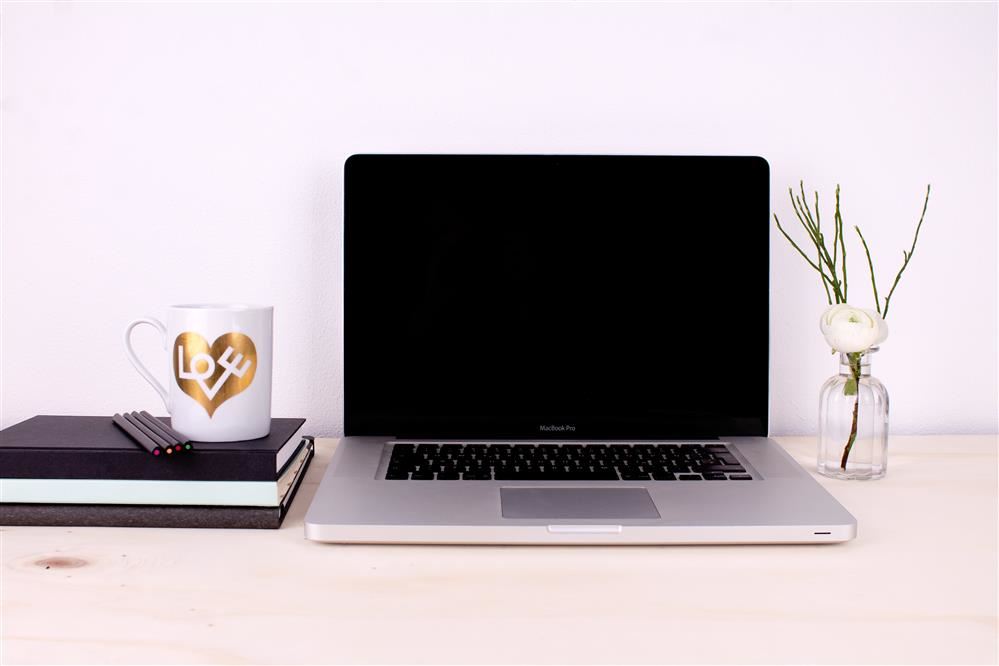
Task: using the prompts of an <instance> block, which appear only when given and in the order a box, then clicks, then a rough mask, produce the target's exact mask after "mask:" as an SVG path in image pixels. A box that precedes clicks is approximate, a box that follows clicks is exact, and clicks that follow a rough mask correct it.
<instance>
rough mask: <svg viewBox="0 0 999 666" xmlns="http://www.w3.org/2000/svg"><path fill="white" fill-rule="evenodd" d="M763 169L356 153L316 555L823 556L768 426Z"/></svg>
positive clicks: (666, 159) (809, 506)
mask: <svg viewBox="0 0 999 666" xmlns="http://www.w3.org/2000/svg"><path fill="white" fill-rule="evenodd" d="M769 201H770V192H769V167H768V165H767V162H766V161H765V160H764V159H762V158H760V157H673V156H557V155H524V156H519V155H354V156H352V157H350V158H349V159H348V160H347V162H346V165H345V172H344V276H343V287H344V320H343V322H344V349H343V363H344V430H345V437H344V439H343V440H342V441H341V443H340V444H339V446H338V447H337V449H336V453H335V455H334V457H333V460H332V462H331V464H330V465H329V467H328V469H327V471H326V474H325V477H324V478H323V480H322V483H321V485H320V487H319V489H318V490H317V492H316V495H315V498H314V499H313V502H312V505H311V507H310V508H309V511H308V514H307V515H306V519H305V522H306V527H305V531H306V536H307V537H308V538H309V539H313V540H317V541H332V542H387V543H505V544H570V543H578V544H660V543H662V544H665V543H821V542H838V541H846V540H849V539H851V538H853V537H854V536H855V533H856V521H855V520H854V518H853V516H851V515H850V513H848V512H847V511H846V510H845V509H844V508H843V507H842V506H841V505H840V504H839V503H837V502H836V500H835V499H833V497H832V496H831V495H829V493H827V492H826V491H825V490H824V489H823V488H822V487H821V486H820V485H819V484H818V483H816V482H815V480H814V479H813V478H812V477H811V476H810V475H809V474H808V473H807V472H806V471H805V470H804V469H802V468H801V467H800V466H798V465H797V464H796V463H795V462H794V461H793V460H792V459H791V458H790V457H789V456H788V455H787V453H785V452H784V450H783V449H782V448H781V447H780V446H779V445H777V444H776V443H775V442H773V441H772V440H770V439H767V433H768V423H769V410H770V404H769V396H768V388H769V372H770V363H769V358H770V354H769V346H770V341H769V322H770V277H769V276H770V265H769V245H770V241H769V239H770V220H769Z"/></svg>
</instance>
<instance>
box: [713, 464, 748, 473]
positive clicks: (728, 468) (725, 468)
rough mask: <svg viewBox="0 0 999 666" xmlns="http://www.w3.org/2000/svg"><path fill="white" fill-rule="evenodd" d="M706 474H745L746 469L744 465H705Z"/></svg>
mask: <svg viewBox="0 0 999 666" xmlns="http://www.w3.org/2000/svg"><path fill="white" fill-rule="evenodd" d="M703 471H705V472H739V473H742V472H745V471H746V468H745V467H743V466H742V465H705V466H704V470H703Z"/></svg>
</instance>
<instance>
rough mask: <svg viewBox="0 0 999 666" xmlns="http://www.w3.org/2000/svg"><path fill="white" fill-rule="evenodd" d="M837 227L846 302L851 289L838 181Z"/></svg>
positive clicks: (844, 299)
mask: <svg viewBox="0 0 999 666" xmlns="http://www.w3.org/2000/svg"><path fill="white" fill-rule="evenodd" d="M836 227H837V229H838V230H839V232H838V234H837V235H838V236H839V246H840V249H841V250H842V252H843V256H842V257H841V261H842V262H843V264H842V265H843V303H846V298H847V294H848V291H849V287H848V286H847V281H846V241H845V239H844V238H843V237H844V236H845V234H844V233H843V216H842V215H841V214H840V212H839V184H838V183H837V185H836Z"/></svg>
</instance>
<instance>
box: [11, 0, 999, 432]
mask: <svg viewBox="0 0 999 666" xmlns="http://www.w3.org/2000/svg"><path fill="white" fill-rule="evenodd" d="M996 11H997V7H996V5H995V4H994V3H986V4H964V5H962V4H958V3H941V4H899V3H885V4H844V5H841V4H836V3H828V4H792V3H775V4H762V5H760V4H706V3H704V4H627V5H625V4H606V5H604V4H571V3H560V4H507V5H503V4H476V3H467V4H461V3H458V4H451V3H442V4H432V5H416V4H403V5H391V4H376V5H375V4H369V5H364V4H308V3H302V4H285V5H281V4H241V3H232V4H229V3H214V4H191V3H175V4H169V3H168V4H153V3H148V4H147V3H93V4H88V3H77V2H58V3H55V2H53V3H26V4H5V5H3V8H2V34H0V42H2V57H3V62H2V75H3V79H2V91H0V92H2V120H3V127H2V140H3V144H2V204H0V205H2V208H0V213H2V238H0V240H2V261H3V266H2V280H3V284H2V299H3V300H2V359H0V360H2V414H0V416H2V425H3V426H7V425H11V424H13V423H15V422H17V421H19V420H21V419H24V418H26V417H28V416H31V415H33V414H36V413H91V414H101V413H111V412H113V411H118V410H126V409H139V408H146V409H150V410H152V411H154V412H156V413H162V411H163V409H162V406H161V405H159V404H158V398H157V397H156V396H155V394H154V393H153V391H152V389H150V388H149V387H148V386H146V385H145V384H144V383H143V381H142V380H141V379H140V378H139V376H138V375H137V374H136V373H135V372H134V371H133V370H132V368H131V367H130V366H129V364H128V363H127V361H126V360H125V356H124V354H123V352H122V348H121V340H120V338H121V331H122V328H123V327H124V325H125V323H126V322H127V321H128V320H129V319H130V318H132V317H134V316H139V315H142V314H144V313H154V314H155V313H158V314H162V312H163V309H164V307H165V306H166V305H168V304H170V303H177V302H190V301H202V302H207V301H219V300H241V301H250V302H261V303H272V304H274V305H275V306H276V324H275V335H276V347H275V357H276V363H277V365H276V368H275V372H274V377H275V395H274V410H275V414H277V415H305V416H307V417H308V418H309V419H310V420H311V422H312V425H311V429H312V430H313V431H315V432H316V433H321V434H332V433H337V432H340V430H341V427H342V415H341V410H340V407H339V405H340V402H341V397H342V381H341V374H342V373H341V368H342V366H341V359H340V349H341V340H342V336H341V333H342V327H341V323H340V316H339V315H340V311H341V299H340V275H341V266H340V261H339V257H340V254H341V250H342V242H341V234H340V225H341V195H340V187H341V167H342V163H343V160H344V158H345V157H346V156H347V155H350V154H351V153H354V152H360V151H371V152H416V151H427V152H566V153H574V152H585V153H604V152H606V153H662V154H684V153H706V154H718V153H726V154H760V155H764V156H765V157H767V159H768V160H769V161H770V164H771V167H772V176H773V208H774V210H775V211H776V212H777V213H778V214H781V215H783V216H784V217H785V218H788V220H789V221H790V218H791V213H790V206H789V204H788V202H787V199H786V196H785V194H784V193H783V191H784V190H785V188H786V187H787V186H788V185H789V184H792V183H797V181H798V179H799V178H804V179H806V181H807V185H808V186H809V187H816V188H819V189H820V190H821V192H822V193H823V194H824V195H825V197H826V201H830V200H831V194H832V190H833V187H834V186H835V184H836V183H837V182H839V183H841V184H842V186H843V214H844V217H845V220H846V223H847V225H852V224H860V225H862V227H863V229H864V231H865V233H866V235H867V236H868V240H869V241H870V242H871V244H872V246H873V250H874V253H875V259H876V261H877V265H878V266H879V268H880V271H881V279H882V282H883V284H884V283H886V282H887V281H888V280H889V278H890V277H891V275H893V274H894V271H895V270H896V268H897V266H898V264H899V262H900V261H901V258H902V249H903V248H905V247H907V245H908V243H909V242H910V240H911V233H912V230H913V227H914V224H915V222H916V219H917V217H918V213H919V208H920V205H921V203H922V195H923V191H924V188H925V185H926V183H927V182H932V184H933V195H932V198H931V200H930V207H929V212H928V214H927V221H926V224H925V226H924V228H923V234H922V237H921V241H920V245H919V247H918V249H917V252H916V256H915V258H914V259H913V262H912V264H911V265H910V268H909V270H908V271H907V273H906V275H905V277H904V278H903V280H902V283H901V286H900V287H899V289H898V291H897V292H896V296H895V297H894V299H893V304H892V312H891V316H890V318H889V324H890V326H891V337H890V338H889V340H888V342H887V343H886V344H885V345H884V347H883V351H882V352H881V353H880V354H879V355H878V357H877V358H876V359H875V366H874V370H875V374H876V375H879V376H880V377H881V378H882V379H883V380H884V381H885V383H886V384H887V385H888V387H889V390H890V392H891V397H892V428H893V431H894V432H896V433H917V432H994V431H995V430H996V412H997V394H996V375H997V350H996V346H997V343H996V340H997V323H996V301H997V284H996V282H997V274H996V250H997V235H996V178H997V172H996V144H997V132H996V112H997V109H996V55H997V54H996V18H997V17H996ZM825 212H826V215H828V216H829V217H830V218H831V209H829V208H827V209H826V211H825ZM733 222H735V221H733ZM772 239H773V319H772V321H773V342H774V354H773V356H774V359H773V416H772V418H773V421H772V431H773V432H774V433H775V434H784V433H807V432H812V431H814V428H815V411H816V400H817V394H818V389H819V386H820V384H821V383H822V382H823V380H824V379H825V378H826V377H827V376H828V375H829V374H831V373H832V372H834V371H835V369H836V364H835V360H834V358H833V357H831V356H830V355H829V353H828V350H827V349H826V347H825V345H824V343H823V340H822V337H821V335H820V333H819V331H818V327H817V320H818V316H819V313H820V312H821V310H822V309H823V307H824V305H825V302H824V296H823V295H822V292H821V290H820V287H819V282H818V278H817V277H816V276H815V275H813V274H811V273H810V272H809V270H810V269H807V268H806V267H805V266H804V264H803V263H802V262H801V260H800V259H799V258H798V257H797V256H795V255H794V254H793V252H792V251H791V249H790V248H789V247H787V246H786V244H785V243H784V241H783V239H782V238H780V237H779V236H778V235H777V234H776V232H774V233H773V235H772ZM854 240H855V239H854V238H850V242H854ZM850 252H851V254H850V259H851V261H852V262H853V263H852V264H851V266H850V268H851V271H852V275H851V277H852V279H851V292H852V294H853V296H852V298H851V300H853V301H855V302H857V304H858V305H867V306H870V304H871V297H870V292H869V288H868V286H867V282H866V278H865V277H864V276H863V273H864V265H863V263H861V256H862V255H861V254H860V252H859V247H858V246H856V245H854V246H851V247H850ZM731 297H732V298H737V297H738V295H737V292H736V291H735V290H733V292H732V294H731ZM738 325H739V323H738V322H732V341H733V344H738V341H739V329H738ZM139 346H140V347H141V348H142V349H143V350H145V351H146V352H147V353H148V354H150V355H152V354H155V353H162V352H161V351H159V350H158V347H157V342H156V341H155V339H154V337H153V333H152V332H151V331H148V332H147V333H146V334H145V335H144V336H142V337H139ZM738 372H739V368H733V381H738Z"/></svg>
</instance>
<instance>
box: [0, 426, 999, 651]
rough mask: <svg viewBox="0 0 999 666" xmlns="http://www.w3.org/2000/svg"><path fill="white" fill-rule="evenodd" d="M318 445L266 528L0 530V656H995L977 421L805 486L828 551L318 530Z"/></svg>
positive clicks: (989, 491) (989, 500)
mask: <svg viewBox="0 0 999 666" xmlns="http://www.w3.org/2000/svg"><path fill="white" fill-rule="evenodd" d="M779 441H780V442H781V443H782V444H783V445H784V446H785V447H787V448H788V450H790V451H791V452H792V453H793V454H794V456H795V457H796V458H797V459H798V460H799V461H801V462H802V463H803V464H804V465H805V466H806V467H807V468H810V469H814V466H815V463H814V454H813V451H814V442H813V440H811V439H810V438H779ZM318 442H319V444H320V446H319V447H318V448H319V454H318V455H317V458H316V460H315V461H314V463H313V465H312V468H311V470H310V471H309V474H308V477H307V479H306V481H305V485H304V486H303V488H301V489H300V491H299V495H298V497H297V498H296V500H295V503H294V506H293V508H292V511H291V514H290V515H289V516H288V519H287V520H286V522H285V524H284V527H283V528H282V529H281V530H277V531H274V530H260V531H254V530H232V531H226V530H166V529H124V528H65V527H62V528H50V527H6V528H2V533H0V538H2V544H0V545H2V565H3V568H2V581H0V582H2V592H0V594H2V607H0V610H2V618H3V622H2V624H3V626H2V650H3V653H2V654H0V662H2V663H23V662H34V663H38V662H49V663H51V662H60V663H71V662H72V663H163V662H184V663H195V662H218V663H245V662H285V663H309V662H415V663H420V662H423V663H426V662H437V663H454V662H461V663H481V662H522V661H526V662H532V663H552V662H561V663H565V662H578V663H606V662H610V663H636V662H642V663H657V662H756V663H759V662H779V663H788V662H799V663H800V662H805V663H822V662H838V663H847V662H882V663H889V662H893V663H898V662H905V663H926V662H936V663H948V662H950V663H953V662H962V663H995V661H996V657H997V655H996V640H997V629H996V627H997V624H996V622H997V620H996V583H997V581H996V575H997V574H996V569H997V560H996V518H997V516H996V503H997V496H996V493H997V484H996V437H995V436H953V437H952V436H937V437H895V438H893V439H892V442H891V445H890V446H891V453H890V458H889V463H890V467H889V471H888V477H887V478H886V479H884V480H882V481H877V482H843V481H831V480H826V479H823V480H822V482H823V484H825V486H826V487H827V488H829V490H830V491H831V492H832V493H833V495H835V496H836V497H837V498H838V499H839V500H840V501H841V502H842V503H843V504H844V505H845V506H846V507H847V508H848V509H849V510H850V511H851V512H853V514H854V515H855V516H856V517H857V520H858V522H859V532H860V535H859V537H858V538H857V539H856V540H855V541H853V542H850V543H847V544H842V545H833V546H819V545H816V546H720V547H719V546H715V547H701V546H674V547H650V546H629V547H561V546H547V547H529V546H528V547H524V546H471V547H470V546H415V547H414V546H338V545H329V544H316V543H312V542H308V541H306V540H305V539H304V537H303V528H302V517H303V515H304V514H305V510H306V508H307V507H308V504H309V502H310V501H311V500H312V496H313V493H314V492H315V488H316V484H317V483H318V482H319V479H320V478H321V476H322V472H323V471H324V469H325V467H326V464H327V461H328V460H329V457H330V454H331V451H332V449H333V447H334V446H335V440H318Z"/></svg>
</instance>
